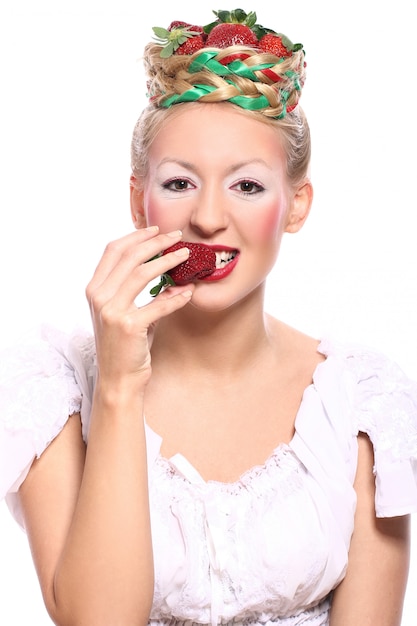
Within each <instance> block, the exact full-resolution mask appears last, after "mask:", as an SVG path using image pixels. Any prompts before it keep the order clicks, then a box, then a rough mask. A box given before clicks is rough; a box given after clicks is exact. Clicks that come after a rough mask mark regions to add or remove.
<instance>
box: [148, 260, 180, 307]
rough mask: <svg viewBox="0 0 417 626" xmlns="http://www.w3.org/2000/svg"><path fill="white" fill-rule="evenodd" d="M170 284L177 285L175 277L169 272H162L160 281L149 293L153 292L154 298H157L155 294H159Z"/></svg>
mask: <svg viewBox="0 0 417 626" xmlns="http://www.w3.org/2000/svg"><path fill="white" fill-rule="evenodd" d="M154 258H156V257H154ZM149 260H150V261H152V259H149ZM169 286H172V287H175V282H174V280H173V278H171V276H170V275H169V274H162V276H161V280H160V281H159V283H158V284H157V285H155V286H154V287H152V289H150V291H149V293H150V294H151V296H152V297H153V298H155V296H157V295H158V293H160V292H161V291H162V289H163V288H164V287H169Z"/></svg>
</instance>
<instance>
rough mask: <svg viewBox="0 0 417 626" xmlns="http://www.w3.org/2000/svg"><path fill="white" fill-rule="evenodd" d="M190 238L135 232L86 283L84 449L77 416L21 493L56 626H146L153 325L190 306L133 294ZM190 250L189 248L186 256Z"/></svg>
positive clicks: (177, 291)
mask: <svg viewBox="0 0 417 626" xmlns="http://www.w3.org/2000/svg"><path fill="white" fill-rule="evenodd" d="M180 238H181V233H180V232H179V231H178V232H177V233H174V234H172V235H171V236H169V235H158V233H157V231H156V230H154V229H153V230H147V229H145V230H142V231H138V232H136V233H132V234H131V235H128V236H127V237H125V238H122V239H121V240H118V241H116V242H113V243H112V244H110V245H109V246H108V247H107V249H106V251H105V254H104V255H103V258H102V260H101V261H100V263H99V265H98V267H97V270H96V272H95V274H94V277H93V279H92V280H91V281H90V284H89V286H88V288H87V298H88V301H89V303H90V307H91V313H92V319H93V325H94V333H95V340H96V348H97V363H98V375H97V382H96V386H95V391H94V398H93V404H92V413H91V421H90V431H89V437H88V446H87V449H85V448H84V444H83V442H82V437H81V428H80V420H79V418H77V417H75V416H74V417H72V418H70V419H69V421H68V422H67V425H66V426H65V428H64V429H63V431H62V432H61V433H60V434H59V435H58V437H57V438H56V439H55V440H54V441H53V442H52V444H51V445H50V446H49V447H48V448H47V449H46V451H45V452H44V453H43V454H42V456H41V457H40V459H39V460H37V461H36V462H35V463H34V465H33V467H32V468H31V470H30V472H29V475H28V476H27V478H26V480H25V482H24V483H23V485H22V487H21V489H20V499H21V504H22V510H23V515H24V520H25V526H26V529H27V533H28V536H29V541H30V545H31V549H32V553H33V558H34V562H35V566H36V569H37V572H38V575H39V579H40V583H41V587H42V592H43V595H44V598H45V603H46V607H47V609H48V611H49V613H50V615H51V617H52V619H53V620H54V622H55V623H56V624H57V625H59V626H141V625H143V624H146V623H147V621H148V617H149V612H150V607H151V603H152V597H153V559H152V545H151V531H150V519H149V518H150V515H149V502H148V479H147V460H146V441H145V431H144V419H143V404H144V394H145V389H146V386H147V383H148V381H149V378H150V376H151V359H150V351H149V344H150V342H151V338H152V329H153V326H154V324H155V323H156V322H157V321H158V320H159V319H161V317H164V316H165V315H169V314H170V313H172V312H173V311H175V310H177V309H179V308H181V307H182V306H184V305H185V304H186V303H187V302H188V301H189V300H190V297H191V290H190V287H188V288H187V287H174V288H172V289H170V290H168V291H165V292H163V293H161V294H160V295H159V296H157V297H156V298H154V299H153V300H152V301H151V302H150V303H148V304H146V305H144V306H143V307H141V308H138V307H137V306H136V305H135V298H136V297H137V296H138V294H139V293H140V292H141V291H142V290H143V289H144V288H145V287H146V286H147V285H148V283H149V282H150V281H151V280H153V279H154V278H156V277H157V276H158V275H161V274H163V273H164V272H166V271H167V270H168V269H169V268H170V267H173V266H174V265H177V264H178V262H179V261H178V255H176V254H175V253H171V254H166V255H163V256H161V257H160V258H156V259H155V260H153V261H152V262H149V263H148V260H149V259H151V258H153V257H154V256H155V255H157V254H158V253H160V252H161V251H162V250H164V249H166V248H167V247H168V246H169V245H171V244H172V243H173V242H175V241H178V240H180ZM187 252H188V251H187V250H186V249H185V254H186V253H187Z"/></svg>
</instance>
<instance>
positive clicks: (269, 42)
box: [259, 33, 292, 57]
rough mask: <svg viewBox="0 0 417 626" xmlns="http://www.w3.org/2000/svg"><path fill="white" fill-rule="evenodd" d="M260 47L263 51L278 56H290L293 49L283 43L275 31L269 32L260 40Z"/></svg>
mask: <svg viewBox="0 0 417 626" xmlns="http://www.w3.org/2000/svg"><path fill="white" fill-rule="evenodd" d="M259 48H260V49H261V50H262V52H268V53H270V54H274V55H275V56H277V57H290V56H292V50H288V48H286V47H285V46H284V44H283V43H282V38H281V37H279V36H278V35H274V34H273V33H267V34H266V35H264V36H263V37H262V39H261V40H260V41H259Z"/></svg>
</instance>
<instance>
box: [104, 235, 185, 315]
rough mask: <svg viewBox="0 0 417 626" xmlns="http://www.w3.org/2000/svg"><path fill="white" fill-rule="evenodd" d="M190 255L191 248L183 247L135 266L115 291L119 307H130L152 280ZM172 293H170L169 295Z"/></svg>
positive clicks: (114, 294) (114, 296) (114, 295)
mask: <svg viewBox="0 0 417 626" xmlns="http://www.w3.org/2000/svg"><path fill="white" fill-rule="evenodd" d="M189 255H190V251H189V249H188V248H186V247H183V248H179V249H178V250H175V251H174V252H169V253H168V254H164V255H162V256H160V257H159V258H157V259H154V260H153V261H151V262H149V263H143V264H142V265H138V266H137V267H135V268H134V269H133V270H132V271H131V272H130V273H129V275H128V276H127V277H126V279H125V280H124V281H123V282H122V283H121V284H120V285H119V287H118V289H117V291H115V292H114V293H113V298H114V299H115V301H117V303H118V307H119V308H120V309H122V310H123V309H126V308H128V307H129V306H130V305H131V304H132V303H133V302H134V301H135V300H136V298H137V297H138V295H139V294H140V293H141V292H142V291H143V289H145V287H146V286H147V285H148V284H149V283H150V282H151V281H152V280H154V279H155V278H157V277H158V276H161V275H162V274H165V273H166V272H167V271H168V270H170V269H172V268H173V267H175V266H176V265H179V264H180V263H183V262H184V261H186V260H187V258H188V257H189ZM170 295H171V294H168V297H170ZM172 295H174V292H172Z"/></svg>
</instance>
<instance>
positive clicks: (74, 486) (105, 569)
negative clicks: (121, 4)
mask: <svg viewBox="0 0 417 626" xmlns="http://www.w3.org/2000/svg"><path fill="white" fill-rule="evenodd" d="M216 17H217V20H215V22H214V24H211V25H210V26H209V27H208V28H207V29H205V30H203V29H201V28H200V27H198V26H195V25H186V24H184V23H175V24H171V25H170V28H169V29H168V30H167V31H164V29H156V31H155V34H156V36H157V41H156V43H152V44H149V45H148V46H147V48H146V50H145V65H146V68H147V72H148V77H149V83H148V91H149V97H150V104H149V107H148V108H147V109H146V110H145V111H144V113H143V114H142V116H141V118H140V120H139V122H138V124H137V126H136V128H135V132H134V136H133V141H132V177H131V211H132V220H133V223H134V226H135V228H136V231H135V232H133V233H130V234H128V235H127V236H125V237H124V238H122V239H119V240H117V241H113V242H112V243H110V244H109V245H108V247H107V248H106V250H105V252H104V254H103V257H102V259H101V260H100V262H99V264H98V266H97V269H96V272H95V274H94V276H93V278H92V279H91V281H90V283H89V285H88V287H87V298H88V301H89V304H90V308H91V314H92V320H93V326H94V338H92V337H78V336H77V337H73V338H70V340H67V338H65V337H62V336H60V335H59V334H58V333H52V332H49V333H48V335H47V336H46V337H45V340H44V341H43V343H42V344H41V345H39V346H37V347H35V348H34V349H33V351H32V352H25V353H24V354H25V358H24V376H25V380H26V381H27V382H26V383H25V387H24V396H25V402H26V404H29V406H30V416H29V417H28V418H27V419H23V417H22V413H21V412H20V405H19V401H18V399H16V393H17V391H16V388H14V389H10V388H9V387H5V389H4V390H2V397H3V399H4V400H5V403H4V404H5V409H4V410H3V411H2V413H1V415H2V418H1V420H2V428H3V437H4V441H5V445H4V459H5V464H4V467H5V472H7V473H3V477H4V488H3V491H4V492H8V496H7V501H8V504H9V506H10V507H11V509H12V511H13V512H14V514H15V516H16V518H17V519H18V521H19V522H20V523H21V524H22V525H23V526H24V528H25V530H26V532H27V534H28V538H29V541H30V545H31V549H32V553H33V559H34V563H35V566H36V569H37V573H38V576H39V580H40V584H41V588H42V592H43V595H44V599H45V604H46V607H47V609H48V611H49V613H50V615H51V618H52V620H53V621H54V622H55V623H56V624H58V625H65V626H67V625H72V624H77V626H82V625H83V624H88V625H89V626H92V625H95V624H99V625H100V626H103V625H104V626H105V625H106V624H111V625H112V626H114V625H115V624H123V625H126V626H127V625H128V626H130V625H133V624H144V623H147V622H148V621H151V622H153V623H166V622H170V623H176V622H184V621H187V622H196V623H202V624H213V625H214V624H218V623H229V622H246V623H251V622H252V623H267V622H276V623H278V624H285V625H286V626H289V625H291V626H293V625H299V624H306V623H308V624H312V625H314V626H316V625H324V624H330V625H331V626H339V625H342V626H351V625H352V626H357V624H358V623H361V624H378V625H379V626H395V625H397V624H400V622H401V610H402V602H403V597H404V592H405V586H406V579H407V569H408V558H409V513H411V512H413V511H414V510H415V509H416V501H417V500H416V487H415V480H414V477H413V472H412V469H413V464H415V462H414V460H415V458H416V456H417V429H416V421H415V420H416V405H417V389H416V385H415V384H413V383H411V382H410V381H408V380H407V379H406V378H405V376H404V375H403V374H402V373H401V372H400V371H399V370H398V368H397V367H396V366H395V365H394V364H392V363H391V362H390V361H388V360H387V359H385V358H384V357H382V356H381V355H379V354H376V353H373V352H371V351H369V350H366V349H362V348H360V347H352V346H343V345H340V346H339V345H335V344H333V343H331V342H327V341H319V340H317V339H314V338H311V337H308V336H305V335H304V334H303V333H301V332H299V331H297V330H295V329H293V328H290V327H288V326H286V325H285V324H283V323H282V322H280V321H278V320H276V319H273V318H272V317H270V316H267V315H266V314H265V312H264V308H263V299H264V289H265V281H266V279H267V276H268V273H269V272H270V270H271V268H272V267H273V265H274V263H275V261H276V258H277V256H278V253H279V248H280V243H281V240H282V237H283V235H284V233H296V232H298V231H299V230H300V229H301V228H302V226H303V224H304V223H305V220H306V219H307V217H308V214H309V210H310V206H311V203H312V197H313V192H312V185H311V182H310V179H309V170H308V168H309V159H310V137H309V132H308V125H307V122H306V119H305V117H304V114H303V112H302V110H301V109H300V106H299V104H298V101H299V97H300V95H301V90H302V87H303V84H304V80H305V69H306V68H305V60H304V52H303V49H302V46H301V45H299V44H295V45H294V44H291V42H289V41H288V40H287V39H286V38H283V37H282V36H278V35H277V34H276V33H274V32H269V30H268V29H266V30H265V29H262V27H260V26H259V25H258V24H256V16H255V17H254V14H248V15H246V13H244V12H242V11H240V10H237V11H235V12H232V13H231V14H229V13H228V12H223V11H219V12H217V14H216ZM236 22H238V23H237V24H236ZM217 27H221V28H220V29H218V30H217V31H216V28H217ZM206 31H209V32H206ZM219 31H221V34H219ZM216 36H217V38H216ZM227 37H230V38H229V39H228V38H227ZM264 37H265V38H266V39H263V38H264ZM239 38H241V39H239ZM236 43H238V44H239V45H237V46H236ZM230 44H233V45H230ZM179 242H183V243H186V244H187V245H188V247H187V245H179V246H178V245H177V244H179ZM195 244H198V249H199V251H200V252H201V251H203V252H204V253H205V254H206V255H207V259H208V267H207V266H205V268H204V272H207V274H206V275H205V276H203V277H199V278H195V277H194V275H193V274H191V277H190V275H188V276H187V277H185V278H184V275H183V277H182V279H180V280H178V279H177V280H176V281H175V280H174V281H172V275H176V276H178V274H175V268H182V269H183V270H184V268H186V267H187V263H188V264H190V263H192V262H193V263H194V262H195V259H196V256H195V255H196V254H197V253H196V252H195ZM170 250H171V251H170ZM210 255H211V259H212V260H211V261H210ZM197 256H198V254H197ZM207 259H206V262H207ZM200 269H201V268H200ZM184 271H185V270H184ZM160 276H162V277H163V282H165V283H167V282H168V284H169V286H168V287H167V288H165V289H162V290H161V291H159V293H158V294H157V295H155V297H154V298H150V299H149V302H147V303H145V304H143V305H141V306H139V307H138V306H137V304H136V302H137V299H138V297H139V296H140V295H141V294H143V292H144V291H146V290H147V289H148V285H149V283H150V282H152V281H155V280H158V277H160ZM172 282H174V283H176V284H174V285H172V284H171V283H172ZM25 350H26V349H25ZM13 358H14V359H15V360H16V362H18V361H19V355H17V356H16V355H15V354H14V356H13ZM22 358H23V357H22ZM7 396H8V397H7ZM27 398H30V400H29V401H28V400H27ZM7 400H8V401H7ZM16 407H18V410H17V411H16ZM11 416H12V417H11ZM69 416H71V417H69ZM86 444H88V445H86ZM372 444H373V445H372ZM35 457H37V458H35ZM373 468H375V471H376V482H375V480H374V475H373Z"/></svg>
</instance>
